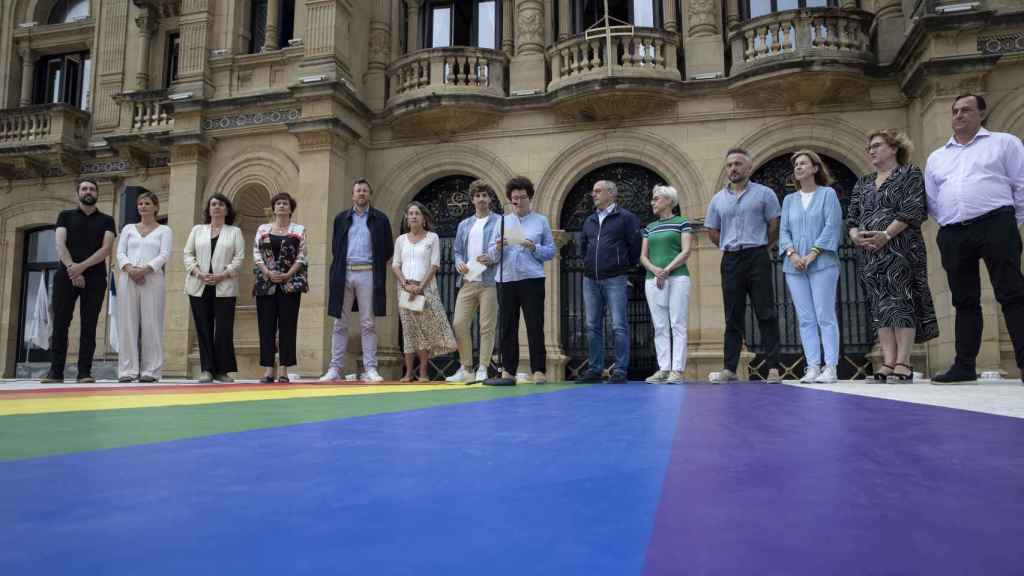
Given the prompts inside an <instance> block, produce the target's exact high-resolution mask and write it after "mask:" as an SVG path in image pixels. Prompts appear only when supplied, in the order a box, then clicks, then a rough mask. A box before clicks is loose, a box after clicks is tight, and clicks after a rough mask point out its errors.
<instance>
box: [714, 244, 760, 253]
mask: <svg viewBox="0 0 1024 576" xmlns="http://www.w3.org/2000/svg"><path fill="white" fill-rule="evenodd" d="M764 249H765V245H764V244H761V245H760V246H747V247H746V248H737V249H736V250H723V252H725V254H727V255H728V254H742V253H743V252H750V251H751V250H764Z"/></svg>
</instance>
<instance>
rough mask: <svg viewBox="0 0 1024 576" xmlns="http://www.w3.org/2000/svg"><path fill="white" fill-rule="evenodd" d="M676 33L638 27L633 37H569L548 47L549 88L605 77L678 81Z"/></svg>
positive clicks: (551, 89) (550, 89) (555, 88)
mask: <svg viewBox="0 0 1024 576" xmlns="http://www.w3.org/2000/svg"><path fill="white" fill-rule="evenodd" d="M677 50H678V44H677V40H676V36H675V35H674V34H670V33H667V32H664V31H661V30H654V29H646V28H645V29H636V30H635V31H634V33H633V34H632V35H630V36H612V37H611V54H610V57H611V60H612V65H611V67H610V69H609V66H608V58H609V50H608V45H607V39H606V38H605V37H604V36H598V37H594V38H591V39H587V38H586V36H585V35H582V34H581V35H578V36H575V37H573V38H568V39H566V40H563V41H561V42H559V43H558V44H556V45H555V46H554V47H553V48H551V49H550V50H548V60H549V61H550V63H551V83H550V84H549V86H548V90H549V91H553V90H557V89H559V88H561V87H563V86H566V85H569V84H574V83H576V82H582V81H587V80H595V79H599V78H602V77H606V76H609V75H610V76H616V77H632V78H655V79H667V80H679V78H680V76H679V66H678V64H677Z"/></svg>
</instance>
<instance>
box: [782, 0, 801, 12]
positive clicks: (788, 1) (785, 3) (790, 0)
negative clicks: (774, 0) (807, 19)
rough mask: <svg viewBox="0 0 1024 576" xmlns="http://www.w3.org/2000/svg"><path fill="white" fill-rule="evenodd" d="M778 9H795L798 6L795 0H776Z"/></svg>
mask: <svg viewBox="0 0 1024 576" xmlns="http://www.w3.org/2000/svg"><path fill="white" fill-rule="evenodd" d="M778 6H779V11H782V10H796V9H797V8H799V7H800V4H799V2H798V1H797V0H779V1H778Z"/></svg>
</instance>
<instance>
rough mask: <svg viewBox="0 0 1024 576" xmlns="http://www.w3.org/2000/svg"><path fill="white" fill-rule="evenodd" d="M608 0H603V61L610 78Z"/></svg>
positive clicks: (610, 40) (610, 25) (610, 28)
mask: <svg viewBox="0 0 1024 576" xmlns="http://www.w3.org/2000/svg"><path fill="white" fill-rule="evenodd" d="M608 16H609V14H608V0H604V61H605V64H607V66H608V77H609V78H611V77H612V21H611V18H609V17H608Z"/></svg>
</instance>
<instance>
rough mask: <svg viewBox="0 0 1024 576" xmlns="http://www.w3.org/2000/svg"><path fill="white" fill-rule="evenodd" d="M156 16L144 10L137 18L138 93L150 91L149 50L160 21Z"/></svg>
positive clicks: (136, 87)
mask: <svg viewBox="0 0 1024 576" xmlns="http://www.w3.org/2000/svg"><path fill="white" fill-rule="evenodd" d="M155 16H156V15H155V14H153V13H152V12H151V10H150V9H149V8H142V12H141V13H140V14H139V15H138V16H136V17H135V26H136V28H138V30H139V52H138V62H137V65H138V69H137V70H136V72H135V89H136V90H138V91H143V90H148V89H149V48H150V43H151V41H152V39H153V32H154V31H155V30H156V28H157V21H158V19H157V18H156V17H155Z"/></svg>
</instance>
